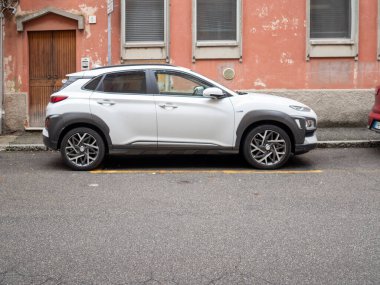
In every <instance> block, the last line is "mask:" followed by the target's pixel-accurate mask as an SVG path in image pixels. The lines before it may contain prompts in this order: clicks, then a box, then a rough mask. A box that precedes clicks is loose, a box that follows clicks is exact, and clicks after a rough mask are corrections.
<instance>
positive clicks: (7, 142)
mask: <svg viewBox="0 0 380 285" xmlns="http://www.w3.org/2000/svg"><path fill="white" fill-rule="evenodd" d="M317 137H318V147H319V148H351V147H380V133H375V132H372V131H370V130H368V129H367V128H319V129H318V131H317ZM1 150H6V151H43V150H47V149H46V147H45V145H44V144H43V142H42V134H41V131H28V132H22V133H17V134H10V135H2V136H0V151H1Z"/></svg>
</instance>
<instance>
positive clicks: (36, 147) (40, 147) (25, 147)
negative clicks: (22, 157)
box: [0, 144, 48, 151]
mask: <svg viewBox="0 0 380 285" xmlns="http://www.w3.org/2000/svg"><path fill="white" fill-rule="evenodd" d="M47 150H48V148H47V147H46V146H45V145H44V144H9V145H0V151H47Z"/></svg>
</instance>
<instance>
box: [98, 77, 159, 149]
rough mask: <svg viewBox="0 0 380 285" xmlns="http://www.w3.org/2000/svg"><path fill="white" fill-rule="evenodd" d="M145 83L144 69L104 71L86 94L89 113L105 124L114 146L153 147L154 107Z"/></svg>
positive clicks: (155, 129)
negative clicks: (89, 94)
mask: <svg viewBox="0 0 380 285" xmlns="http://www.w3.org/2000/svg"><path fill="white" fill-rule="evenodd" d="M146 86H147V85H146V73H145V71H123V72H115V73H108V74H106V75H104V77H103V79H102V80H101V82H100V83H99V86H98V87H97V89H96V91H94V92H93V93H92V95H91V96H90V108H91V113H92V114H93V115H95V116H98V117H99V118H101V119H102V120H103V121H104V122H105V123H106V124H107V125H108V127H109V129H110V137H111V140H112V144H113V145H114V147H117V146H119V147H131V146H140V147H141V146H151V147H157V121H156V107H155V102H154V96H153V95H152V94H148V92H147V87H146Z"/></svg>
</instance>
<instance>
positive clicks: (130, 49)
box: [120, 0, 170, 62]
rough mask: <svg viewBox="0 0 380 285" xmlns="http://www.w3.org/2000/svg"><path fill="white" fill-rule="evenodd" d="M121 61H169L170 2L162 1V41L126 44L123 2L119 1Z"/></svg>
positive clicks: (167, 0)
mask: <svg viewBox="0 0 380 285" xmlns="http://www.w3.org/2000/svg"><path fill="white" fill-rule="evenodd" d="M120 7H121V37H120V39H121V41H120V42H121V60H123V61H124V60H163V59H164V60H166V62H169V59H170V48H169V43H170V31H169V28H170V0H164V9H165V10H164V13H165V15H164V41H142V42H126V39H125V21H126V18H125V0H121V5H120Z"/></svg>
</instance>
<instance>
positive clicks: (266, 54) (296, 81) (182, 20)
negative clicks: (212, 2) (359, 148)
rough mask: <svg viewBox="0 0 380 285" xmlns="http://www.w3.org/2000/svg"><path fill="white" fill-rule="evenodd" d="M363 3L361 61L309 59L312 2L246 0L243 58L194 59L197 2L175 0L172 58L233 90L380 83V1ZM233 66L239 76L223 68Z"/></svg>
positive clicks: (345, 87)
mask: <svg viewBox="0 0 380 285" xmlns="http://www.w3.org/2000/svg"><path fill="white" fill-rule="evenodd" d="M359 2H360V9H359V11H360V31H359V35H360V40H359V41H360V43H359V60H358V61H355V60H354V59H353V58H340V59H339V58H338V59H334V58H330V59H317V58H313V59H311V60H310V61H306V1H300V0H259V1H248V0H243V62H242V63H239V61H238V60H197V61H196V62H195V63H194V64H193V63H192V61H191V43H192V36H191V35H192V27H191V1H190V0H186V1H183V0H171V19H170V20H171V56H172V62H173V63H174V64H176V65H182V66H186V67H189V68H191V69H193V70H195V71H198V72H200V73H203V74H204V75H206V76H210V77H211V78H213V79H215V80H217V81H219V82H221V83H223V84H225V85H227V86H228V87H230V88H232V89H268V88H270V89H278V88H280V89H357V88H359V89H360V88H373V87H374V86H376V85H377V84H380V64H379V62H378V61H377V51H376V46H377V1H359ZM225 66H232V67H233V68H234V69H235V71H236V77H235V79H234V80H232V81H228V80H225V79H224V78H223V76H222V73H221V72H220V70H221V69H223V67H225Z"/></svg>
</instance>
